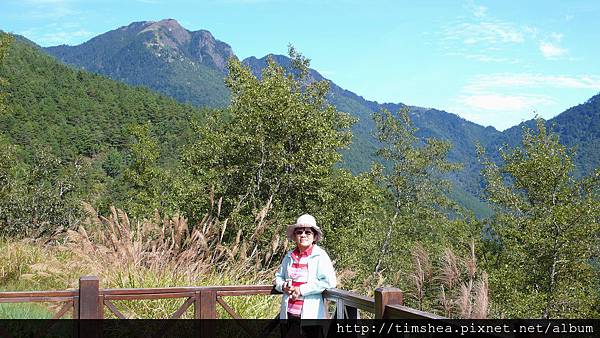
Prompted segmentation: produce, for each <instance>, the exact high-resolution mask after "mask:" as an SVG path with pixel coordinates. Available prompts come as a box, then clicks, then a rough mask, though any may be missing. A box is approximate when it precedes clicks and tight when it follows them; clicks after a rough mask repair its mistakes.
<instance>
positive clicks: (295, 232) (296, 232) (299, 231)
mask: <svg viewBox="0 0 600 338" xmlns="http://www.w3.org/2000/svg"><path fill="white" fill-rule="evenodd" d="M302 234H306V235H314V233H313V232H312V230H295V231H294V235H302Z"/></svg>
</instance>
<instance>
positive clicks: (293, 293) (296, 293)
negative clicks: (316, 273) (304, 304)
mask: <svg viewBox="0 0 600 338" xmlns="http://www.w3.org/2000/svg"><path fill="white" fill-rule="evenodd" d="M300 296H301V294H300V287H299V286H294V287H292V288H291V292H290V297H291V298H292V300H296V299H298V298H300Z"/></svg>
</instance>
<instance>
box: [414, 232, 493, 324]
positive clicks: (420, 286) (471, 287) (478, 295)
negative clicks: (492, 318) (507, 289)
mask: <svg viewBox="0 0 600 338" xmlns="http://www.w3.org/2000/svg"><path fill="white" fill-rule="evenodd" d="M411 255H412V265H413V267H412V272H411V273H410V275H409V277H410V278H409V280H410V288H409V293H408V294H409V295H410V296H412V299H414V301H416V304H417V306H418V307H419V309H420V310H425V311H430V312H437V313H441V314H442V315H443V316H445V317H448V318H480V319H483V318H487V315H488V312H489V306H490V304H489V296H488V294H489V286H488V277H487V273H485V272H483V271H479V269H478V266H477V258H476V255H475V243H474V241H472V242H471V243H470V244H469V254H468V255H467V256H466V257H464V258H462V257H459V256H458V255H456V254H455V252H454V251H453V250H452V249H450V248H446V249H444V251H443V253H442V254H441V256H440V257H439V260H438V264H437V267H436V268H434V267H433V266H432V265H433V264H432V263H431V258H430V254H429V253H428V252H427V251H426V250H425V249H424V248H423V246H422V245H421V244H419V243H417V244H416V245H415V246H414V248H413V250H412V251H411Z"/></svg>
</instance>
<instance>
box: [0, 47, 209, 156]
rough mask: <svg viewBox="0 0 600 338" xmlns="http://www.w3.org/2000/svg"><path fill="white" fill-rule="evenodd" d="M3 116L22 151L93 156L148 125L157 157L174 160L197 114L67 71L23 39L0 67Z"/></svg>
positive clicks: (0, 123) (144, 92)
mask: <svg viewBox="0 0 600 338" xmlns="http://www.w3.org/2000/svg"><path fill="white" fill-rule="evenodd" d="M0 77H3V78H5V79H6V80H7V81H8V84H9V85H8V86H6V91H7V94H8V97H7V102H6V103H7V106H8V112H6V113H5V114H2V115H0V131H1V132H2V133H3V134H4V135H5V136H6V137H8V139H9V140H10V141H11V142H12V143H14V144H18V145H22V146H24V149H33V148H35V147H38V146H41V147H50V149H51V150H52V152H53V153H55V154H56V155H57V156H59V158H61V159H64V160H73V159H75V158H77V157H78V156H84V157H88V158H96V157H99V156H101V155H102V154H104V153H106V152H107V151H109V150H111V149H117V150H119V149H122V147H123V146H124V145H125V144H126V143H127V137H128V133H127V128H128V127H129V126H131V125H132V124H142V123H146V122H150V123H151V124H152V125H153V126H154V127H155V128H154V131H155V132H156V137H157V138H159V139H160V141H161V145H162V147H163V150H164V151H163V153H165V154H171V155H172V156H175V154H176V151H175V150H176V149H177V148H178V146H179V145H180V144H181V143H182V142H185V139H186V138H187V136H188V135H189V128H190V127H189V124H190V123H189V122H190V120H192V119H194V118H200V117H201V116H202V112H201V111H200V110H198V109H196V108H194V107H192V106H190V105H184V104H180V103H178V102H176V101H175V100H174V99H171V98H168V97H165V96H163V95H160V94H157V93H154V92H152V91H150V90H148V89H145V88H133V87H130V86H128V85H126V84H123V83H120V82H116V81H114V80H111V79H108V78H105V77H103V76H100V75H93V74H90V73H88V72H86V71H80V70H74V69H73V68H71V67H67V66H65V65H63V64H61V63H59V62H57V61H56V60H55V59H54V58H52V57H50V56H48V55H46V54H45V53H44V52H43V51H41V50H40V49H38V48H36V47H35V46H32V45H31V44H29V43H26V42H23V41H16V42H14V43H13V44H12V45H11V47H10V49H9V54H8V57H7V58H6V60H5V62H4V63H3V65H2V68H0Z"/></svg>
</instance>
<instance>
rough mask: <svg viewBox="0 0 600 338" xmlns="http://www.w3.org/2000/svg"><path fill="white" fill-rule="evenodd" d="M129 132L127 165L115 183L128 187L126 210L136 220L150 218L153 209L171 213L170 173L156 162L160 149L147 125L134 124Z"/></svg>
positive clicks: (172, 202) (171, 187)
mask: <svg viewBox="0 0 600 338" xmlns="http://www.w3.org/2000/svg"><path fill="white" fill-rule="evenodd" d="M129 132H130V134H131V137H132V139H133V140H132V141H131V142H130V143H129V145H128V149H129V153H130V159H129V165H128V166H127V167H126V168H125V169H124V170H123V176H122V180H118V181H117V184H121V183H124V184H125V185H126V186H127V188H126V193H127V197H126V200H125V202H124V206H125V208H126V210H130V212H131V214H132V215H134V216H137V217H144V216H148V215H151V214H152V213H153V212H154V210H160V211H161V212H169V213H172V212H173V211H174V203H175V201H174V199H173V198H172V191H173V186H172V180H171V179H170V170H169V169H167V168H164V167H162V166H160V165H159V163H158V159H159V157H160V147H159V146H158V143H157V141H156V139H155V138H154V137H153V136H152V134H151V130H150V125H149V124H143V125H134V126H131V127H130V128H129ZM113 156H114V155H113ZM112 160H113V161H118V160H119V159H118V158H117V159H112ZM116 163H117V166H118V162H116Z"/></svg>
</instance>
